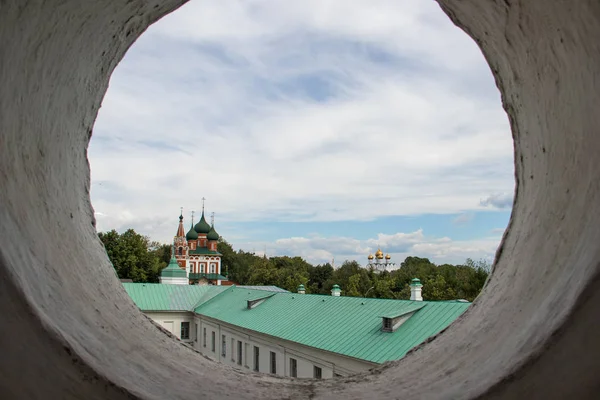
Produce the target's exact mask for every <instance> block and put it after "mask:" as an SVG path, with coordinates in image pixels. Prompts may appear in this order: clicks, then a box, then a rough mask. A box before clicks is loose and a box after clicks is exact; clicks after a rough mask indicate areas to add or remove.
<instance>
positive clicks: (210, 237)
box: [206, 226, 219, 240]
mask: <svg viewBox="0 0 600 400" xmlns="http://www.w3.org/2000/svg"><path fill="white" fill-rule="evenodd" d="M206 238H207V239H208V240H219V234H218V233H217V231H215V227H214V226H212V227H211V228H210V231H209V232H208V235H206Z"/></svg>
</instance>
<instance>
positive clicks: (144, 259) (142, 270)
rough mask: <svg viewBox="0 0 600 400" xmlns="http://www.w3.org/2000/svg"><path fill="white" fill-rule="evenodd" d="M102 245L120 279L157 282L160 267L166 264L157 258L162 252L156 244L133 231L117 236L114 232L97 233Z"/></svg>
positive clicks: (129, 230)
mask: <svg viewBox="0 0 600 400" xmlns="http://www.w3.org/2000/svg"><path fill="white" fill-rule="evenodd" d="M98 237H99V238H100V240H101V241H102V243H103V244H104V248H105V249H106V254H107V255H108V258H109V259H110V261H111V263H112V264H113V267H114V268H115V270H116V271H117V275H118V277H119V278H121V279H132V280H133V281H134V282H158V275H159V273H160V271H161V267H162V268H164V266H166V263H165V262H164V261H161V259H160V258H159V254H160V252H162V251H164V249H161V247H160V245H158V246H155V245H156V242H154V243H151V242H150V240H149V239H148V237H146V236H143V235H140V234H139V233H137V232H135V231H134V230H133V229H128V230H126V231H125V232H124V233H122V234H119V233H118V232H117V231H116V230H114V229H113V230H112V231H110V232H106V233H102V232H100V233H98Z"/></svg>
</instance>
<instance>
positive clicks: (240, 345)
mask: <svg viewBox="0 0 600 400" xmlns="http://www.w3.org/2000/svg"><path fill="white" fill-rule="evenodd" d="M237 353H238V355H237V356H238V359H237V363H238V365H242V342H241V341H239V340H238V349H237Z"/></svg>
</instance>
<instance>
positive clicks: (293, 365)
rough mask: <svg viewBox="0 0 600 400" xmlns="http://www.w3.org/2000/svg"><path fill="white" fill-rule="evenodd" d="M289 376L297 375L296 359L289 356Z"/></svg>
mask: <svg viewBox="0 0 600 400" xmlns="http://www.w3.org/2000/svg"><path fill="white" fill-rule="evenodd" d="M290 376H291V377H292V378H297V377H298V361H296V359H295V358H290Z"/></svg>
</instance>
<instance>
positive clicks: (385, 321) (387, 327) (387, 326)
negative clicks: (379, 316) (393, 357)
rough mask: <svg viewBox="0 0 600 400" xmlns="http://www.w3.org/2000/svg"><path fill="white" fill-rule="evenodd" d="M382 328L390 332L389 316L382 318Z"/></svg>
mask: <svg viewBox="0 0 600 400" xmlns="http://www.w3.org/2000/svg"><path fill="white" fill-rule="evenodd" d="M383 330H384V331H388V332H391V331H392V319H391V318H383Z"/></svg>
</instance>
